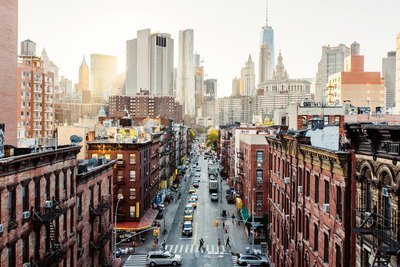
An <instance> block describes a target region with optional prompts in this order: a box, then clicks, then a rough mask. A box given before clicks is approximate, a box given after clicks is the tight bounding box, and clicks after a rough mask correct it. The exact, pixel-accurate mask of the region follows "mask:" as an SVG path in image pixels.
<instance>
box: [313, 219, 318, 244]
mask: <svg viewBox="0 0 400 267" xmlns="http://www.w3.org/2000/svg"><path fill="white" fill-rule="evenodd" d="M314 250H315V251H318V225H317V224H316V223H314Z"/></svg>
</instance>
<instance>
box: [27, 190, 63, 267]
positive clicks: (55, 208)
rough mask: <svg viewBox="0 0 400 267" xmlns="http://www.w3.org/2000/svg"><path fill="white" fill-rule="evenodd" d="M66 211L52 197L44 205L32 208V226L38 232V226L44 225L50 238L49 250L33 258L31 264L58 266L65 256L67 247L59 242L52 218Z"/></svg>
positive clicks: (54, 218)
mask: <svg viewBox="0 0 400 267" xmlns="http://www.w3.org/2000/svg"><path fill="white" fill-rule="evenodd" d="M66 212H67V209H66V208H65V207H64V205H63V204H61V203H60V202H58V201H56V200H55V199H54V197H53V199H52V200H47V201H45V206H44V207H38V208H35V209H32V224H33V227H34V228H35V229H36V231H39V232H40V228H41V227H42V225H44V226H45V228H46V232H47V233H48V237H49V238H50V251H49V252H46V254H45V256H44V257H43V258H42V259H35V260H34V261H33V262H32V265H33V266H44V267H47V266H58V263H60V262H61V261H62V260H63V259H64V257H65V256H66V254H67V250H68V247H67V246H66V245H62V244H61V243H60V240H59V233H58V231H56V228H55V226H54V220H56V219H58V217H60V215H62V214H66Z"/></svg>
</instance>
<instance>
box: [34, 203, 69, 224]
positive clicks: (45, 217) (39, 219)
mask: <svg viewBox="0 0 400 267" xmlns="http://www.w3.org/2000/svg"><path fill="white" fill-rule="evenodd" d="M63 202H64V201H63V200H61V201H60V202H58V201H56V200H55V198H54V197H53V200H47V201H45V203H44V207H39V208H34V209H32V221H33V223H39V224H46V223H48V222H52V221H53V220H54V219H57V218H58V217H60V215H61V214H65V213H66V212H67V208H65V207H64V205H63V204H61V203H63Z"/></svg>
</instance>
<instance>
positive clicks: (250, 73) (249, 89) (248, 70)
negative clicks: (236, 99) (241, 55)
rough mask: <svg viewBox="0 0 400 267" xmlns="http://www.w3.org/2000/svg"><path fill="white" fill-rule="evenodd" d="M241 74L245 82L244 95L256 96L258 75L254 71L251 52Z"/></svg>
mask: <svg viewBox="0 0 400 267" xmlns="http://www.w3.org/2000/svg"><path fill="white" fill-rule="evenodd" d="M240 74H241V79H242V82H243V95H245V96H254V95H255V94H256V85H255V83H256V75H255V73H254V62H253V60H252V59H251V55H250V54H249V58H248V59H247V61H246V64H245V66H244V67H243V68H242V71H241V73H240Z"/></svg>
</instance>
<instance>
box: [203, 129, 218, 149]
mask: <svg viewBox="0 0 400 267" xmlns="http://www.w3.org/2000/svg"><path fill="white" fill-rule="evenodd" d="M217 141H218V131H217V130H216V129H213V130H209V131H208V133H207V135H206V145H207V146H211V148H212V149H214V150H216V149H217Z"/></svg>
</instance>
